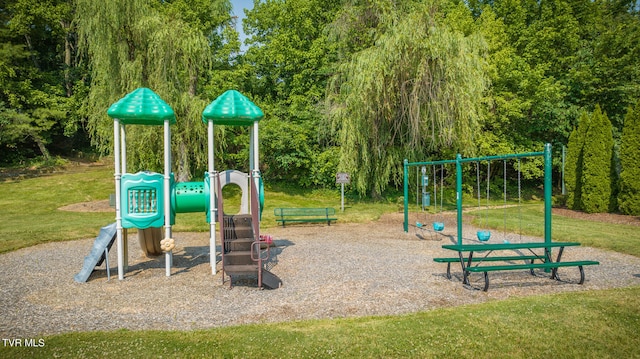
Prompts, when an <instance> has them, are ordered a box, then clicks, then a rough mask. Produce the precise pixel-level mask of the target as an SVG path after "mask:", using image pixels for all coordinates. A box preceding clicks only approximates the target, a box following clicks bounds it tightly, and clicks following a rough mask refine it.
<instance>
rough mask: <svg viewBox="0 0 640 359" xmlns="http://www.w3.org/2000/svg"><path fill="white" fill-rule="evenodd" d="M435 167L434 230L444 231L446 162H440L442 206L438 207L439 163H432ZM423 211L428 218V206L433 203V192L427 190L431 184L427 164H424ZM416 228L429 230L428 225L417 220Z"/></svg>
mask: <svg viewBox="0 0 640 359" xmlns="http://www.w3.org/2000/svg"><path fill="white" fill-rule="evenodd" d="M432 167H433V202H434V209H435V213H436V220H435V221H434V222H433V223H432V227H433V230H434V231H436V232H442V231H443V230H444V219H443V217H444V216H443V211H444V164H440V185H439V187H440V208H438V172H437V165H436V164H434V165H432ZM421 171H422V181H421V185H422V211H423V212H425V219H426V208H427V207H429V206H430V205H431V194H430V193H429V192H427V188H428V186H429V176H428V175H427V174H426V173H427V168H426V166H422V169H421ZM416 228H418V229H421V230H428V226H427V225H426V224H425V223H421V222H416Z"/></svg>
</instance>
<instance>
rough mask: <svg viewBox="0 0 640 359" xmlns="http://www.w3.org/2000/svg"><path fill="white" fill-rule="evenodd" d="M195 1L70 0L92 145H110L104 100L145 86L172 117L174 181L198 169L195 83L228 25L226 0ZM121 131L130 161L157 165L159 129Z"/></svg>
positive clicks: (200, 134) (201, 159)
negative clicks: (194, 4) (84, 67)
mask: <svg viewBox="0 0 640 359" xmlns="http://www.w3.org/2000/svg"><path fill="white" fill-rule="evenodd" d="M201 4H202V5H203V7H202V8H200V9H195V8H189V7H188V3H187V2H185V1H167V2H162V3H161V4H158V3H157V2H154V1H151V0H114V1H106V2H103V1H97V2H96V1H91V0H77V11H76V22H77V24H78V36H79V45H80V49H81V50H82V54H83V56H85V59H87V60H88V63H89V65H90V69H91V86H90V90H89V93H88V96H87V99H86V103H85V108H86V114H87V116H88V124H89V128H90V130H91V134H92V138H93V142H94V144H96V145H97V147H98V149H100V150H101V151H103V152H109V151H110V150H111V148H112V141H113V133H112V132H113V128H112V127H113V126H112V122H111V120H110V119H109V118H108V117H107V116H106V110H107V108H108V107H109V105H110V104H112V103H113V102H115V101H117V100H118V99H120V98H121V97H122V96H124V95H125V94H126V93H128V92H130V91H133V90H135V89H136V88H138V87H149V88H151V89H152V90H153V91H155V92H156V93H158V95H160V97H162V98H163V99H164V100H165V101H166V102H167V103H168V104H169V105H171V106H172V107H173V109H174V111H175V113H176V117H177V119H178V122H177V125H176V128H175V129H173V136H172V142H173V146H172V148H173V149H174V158H175V161H174V163H175V165H176V166H177V169H176V172H177V177H178V179H180V180H189V179H190V177H191V173H192V171H194V170H195V169H203V168H205V167H206V153H207V151H206V141H202V139H203V138H206V127H205V126H203V125H202V121H201V114H202V109H203V108H204V107H205V106H206V104H207V102H208V100H209V99H206V100H205V99H202V98H200V97H199V96H198V94H199V93H200V90H199V88H200V87H199V85H201V84H202V83H204V81H205V80H206V75H207V74H208V71H207V70H208V69H209V67H210V66H211V64H212V62H213V54H214V53H215V52H216V51H218V50H220V49H219V47H216V46H214V45H216V44H218V46H225V45H223V43H224V41H222V40H220V39H219V37H220V36H222V35H221V33H223V32H216V31H214V30H216V29H218V28H220V27H225V26H228V25H230V24H231V17H230V15H229V13H230V10H231V6H230V4H229V2H228V1H226V0H217V1H212V2H206V3H201ZM204 5H207V6H204ZM179 9H191V10H193V11H196V10H198V11H201V12H202V13H200V12H197V13H193V11H186V10H185V11H179ZM214 39H215V40H217V41H213V40H214ZM236 45H237V44H236ZM227 60H228V59H227ZM129 131H130V133H131V135H130V136H128V140H130V145H131V148H132V149H133V151H131V156H129V157H128V160H129V161H130V163H131V167H132V168H138V169H154V170H159V169H161V167H162V166H161V163H162V151H160V148H161V145H162V139H161V138H162V135H161V131H159V130H158V129H156V128H147V127H142V126H135V127H131V128H130V129H129Z"/></svg>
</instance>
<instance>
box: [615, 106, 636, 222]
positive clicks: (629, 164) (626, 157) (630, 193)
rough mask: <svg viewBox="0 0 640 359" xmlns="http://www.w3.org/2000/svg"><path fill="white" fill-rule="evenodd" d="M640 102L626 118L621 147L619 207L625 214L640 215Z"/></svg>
mask: <svg viewBox="0 0 640 359" xmlns="http://www.w3.org/2000/svg"><path fill="white" fill-rule="evenodd" d="M639 164H640V102H638V103H637V104H636V106H635V108H631V107H630V108H629V109H628V111H627V115H626V116H625V118H624V128H623V130H622V141H621V145H620V165H621V167H622V170H621V171H620V193H619V194H618V206H619V207H620V211H622V213H625V214H631V215H636V216H637V215H640V165H639Z"/></svg>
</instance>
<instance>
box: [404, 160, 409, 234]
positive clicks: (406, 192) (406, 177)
mask: <svg viewBox="0 0 640 359" xmlns="http://www.w3.org/2000/svg"><path fill="white" fill-rule="evenodd" d="M408 165H409V160H407V159H406V158H405V160H404V231H405V233H407V232H409V166H408Z"/></svg>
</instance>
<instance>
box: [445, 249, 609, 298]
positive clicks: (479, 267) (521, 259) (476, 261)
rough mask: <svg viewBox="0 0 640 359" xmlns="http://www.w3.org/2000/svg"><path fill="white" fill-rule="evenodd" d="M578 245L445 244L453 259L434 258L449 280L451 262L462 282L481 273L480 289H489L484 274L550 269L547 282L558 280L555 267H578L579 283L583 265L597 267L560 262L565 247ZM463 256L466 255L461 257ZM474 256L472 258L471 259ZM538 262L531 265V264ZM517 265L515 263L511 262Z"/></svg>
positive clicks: (592, 263)
mask: <svg viewBox="0 0 640 359" xmlns="http://www.w3.org/2000/svg"><path fill="white" fill-rule="evenodd" d="M579 245H580V243H578V242H551V243H544V242H533V243H495V244H494V243H488V244H445V245H443V246H442V248H443V249H447V250H452V251H455V252H458V256H457V257H445V258H434V259H433V260H434V261H435V262H438V263H447V277H448V278H451V273H450V266H451V263H455V262H459V263H460V266H461V268H462V273H463V275H462V283H463V285H469V278H468V277H469V274H470V273H471V272H475V273H478V272H482V273H484V281H485V285H484V288H483V290H484V291H487V290H488V289H489V275H488V272H493V271H507V270H522V269H528V270H529V271H530V272H531V274H533V270H534V269H550V270H551V279H556V280H558V279H559V278H558V273H557V272H558V268H560V267H578V268H579V270H580V282H579V284H582V283H584V270H583V266H587V265H597V264H600V263H599V262H596V261H570V262H562V261H561V260H562V254H563V252H564V249H565V247H574V246H579ZM552 248H559V250H558V255H557V256H556V259H555V261H554V260H553V259H552V258H551V249H552ZM534 249H544V251H543V252H542V253H539V252H538V253H537V252H535V251H534ZM518 250H521V251H526V252H528V253H529V254H521V253H518V254H516V255H498V256H494V255H492V254H493V253H496V252H503V251H518ZM465 253H467V254H468V255H467V256H466V257H465V255H464V254H465ZM474 254H475V256H474ZM536 260H537V261H539V262H540V263H535V261H536ZM489 262H504V263H501V264H499V265H486V263H489ZM514 262H517V263H514Z"/></svg>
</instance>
